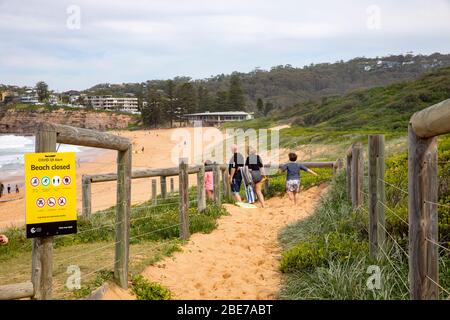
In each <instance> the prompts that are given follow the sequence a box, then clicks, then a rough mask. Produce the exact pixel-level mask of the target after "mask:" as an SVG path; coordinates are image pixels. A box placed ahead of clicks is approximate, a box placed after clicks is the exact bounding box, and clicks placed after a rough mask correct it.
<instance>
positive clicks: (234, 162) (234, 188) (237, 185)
mask: <svg viewBox="0 0 450 320" xmlns="http://www.w3.org/2000/svg"><path fill="white" fill-rule="evenodd" d="M231 152H232V153H233V155H232V156H231V159H230V161H229V164H228V172H229V174H230V185H231V192H232V193H233V198H234V200H235V201H236V202H242V199H241V195H240V194H239V192H240V191H241V184H242V175H241V170H240V168H242V167H243V166H244V163H245V161H244V157H243V156H242V154H240V153H239V152H238V147H237V145H235V144H234V145H232V146H231Z"/></svg>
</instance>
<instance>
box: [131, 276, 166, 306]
mask: <svg viewBox="0 0 450 320" xmlns="http://www.w3.org/2000/svg"><path fill="white" fill-rule="evenodd" d="M131 290H132V291H133V293H134V294H135V295H136V297H137V299H138V300H170V291H169V290H168V289H166V288H164V287H163V286H161V285H160V284H158V283H155V282H149V281H148V280H147V279H145V278H144V277H143V276H141V275H137V276H133V277H132V279H131Z"/></svg>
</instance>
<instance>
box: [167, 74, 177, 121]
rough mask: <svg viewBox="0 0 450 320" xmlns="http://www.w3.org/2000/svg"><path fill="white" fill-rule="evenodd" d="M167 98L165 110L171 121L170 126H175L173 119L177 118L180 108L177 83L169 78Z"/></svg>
mask: <svg viewBox="0 0 450 320" xmlns="http://www.w3.org/2000/svg"><path fill="white" fill-rule="evenodd" d="M165 92H166V99H165V103H164V110H165V113H166V115H167V118H168V119H169V121H170V127H171V128H172V127H173V121H174V120H175V119H176V118H177V116H178V113H179V108H178V106H177V97H176V84H175V82H174V81H173V80H167V81H166V83H165Z"/></svg>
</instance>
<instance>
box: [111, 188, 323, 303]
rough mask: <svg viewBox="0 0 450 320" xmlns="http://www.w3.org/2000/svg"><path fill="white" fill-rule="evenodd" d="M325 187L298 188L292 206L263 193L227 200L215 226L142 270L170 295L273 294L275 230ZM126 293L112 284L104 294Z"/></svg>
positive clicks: (309, 206)
mask: <svg viewBox="0 0 450 320" xmlns="http://www.w3.org/2000/svg"><path fill="white" fill-rule="evenodd" d="M325 190H326V186H325V185H323V186H320V187H314V188H311V189H309V190H307V191H305V192H303V193H302V194H301V200H300V204H299V205H298V206H297V207H294V206H293V205H292V204H290V203H289V200H288V199H287V198H286V197H284V198H278V197H276V198H272V199H269V200H268V201H267V203H268V205H269V208H266V209H260V208H258V209H244V208H239V207H237V206H234V205H228V204H227V205H225V207H226V209H227V210H228V212H229V213H230V215H229V216H224V217H222V218H220V220H219V226H218V228H217V229H216V230H214V231H213V232H212V233H211V234H194V235H192V237H191V239H190V241H189V242H188V244H186V245H185V246H183V251H182V252H178V253H175V254H174V256H173V257H169V258H166V259H164V260H163V261H161V262H159V263H158V264H156V265H154V266H150V267H148V268H147V269H146V270H145V271H144V272H143V275H144V276H145V277H146V278H147V279H149V280H150V281H155V282H159V283H161V284H162V285H164V286H166V287H167V288H169V289H170V291H171V292H172V296H173V299H226V300H227V299H274V298H276V296H277V293H278V290H279V288H280V285H281V274H280V272H279V271H278V267H279V259H280V253H281V250H280V247H279V246H278V241H277V234H278V231H279V230H280V228H282V227H283V226H284V225H286V224H288V223H290V222H293V221H296V220H299V219H302V218H305V217H307V216H308V215H310V214H311V213H312V212H313V209H314V206H315V204H316V203H317V201H318V200H319V198H320V196H321V195H322V194H323V193H324V192H325ZM130 298H132V296H131V295H129V294H128V293H126V292H121V290H120V289H118V288H117V287H116V288H114V287H113V288H111V289H110V290H109V291H108V292H107V294H106V296H105V299H130Z"/></svg>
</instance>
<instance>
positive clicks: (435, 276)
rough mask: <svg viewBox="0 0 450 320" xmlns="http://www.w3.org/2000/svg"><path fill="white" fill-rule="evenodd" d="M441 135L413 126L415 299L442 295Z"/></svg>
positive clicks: (410, 158) (411, 211) (411, 240)
mask: <svg viewBox="0 0 450 320" xmlns="http://www.w3.org/2000/svg"><path fill="white" fill-rule="evenodd" d="M437 186H438V181H437V138H436V137H432V138H419V137H418V136H416V133H415V132H414V129H413V128H412V126H411V125H410V126H409V151H408V194H409V195H408V212H409V282H410V293H411V299H414V300H423V299H438V298H439V287H438V285H437V283H439V263H438V259H439V253H438V247H437V246H436V245H435V244H434V243H432V242H435V243H438V215H437V207H436V205H435V204H433V203H437V201H438V190H437Z"/></svg>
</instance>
